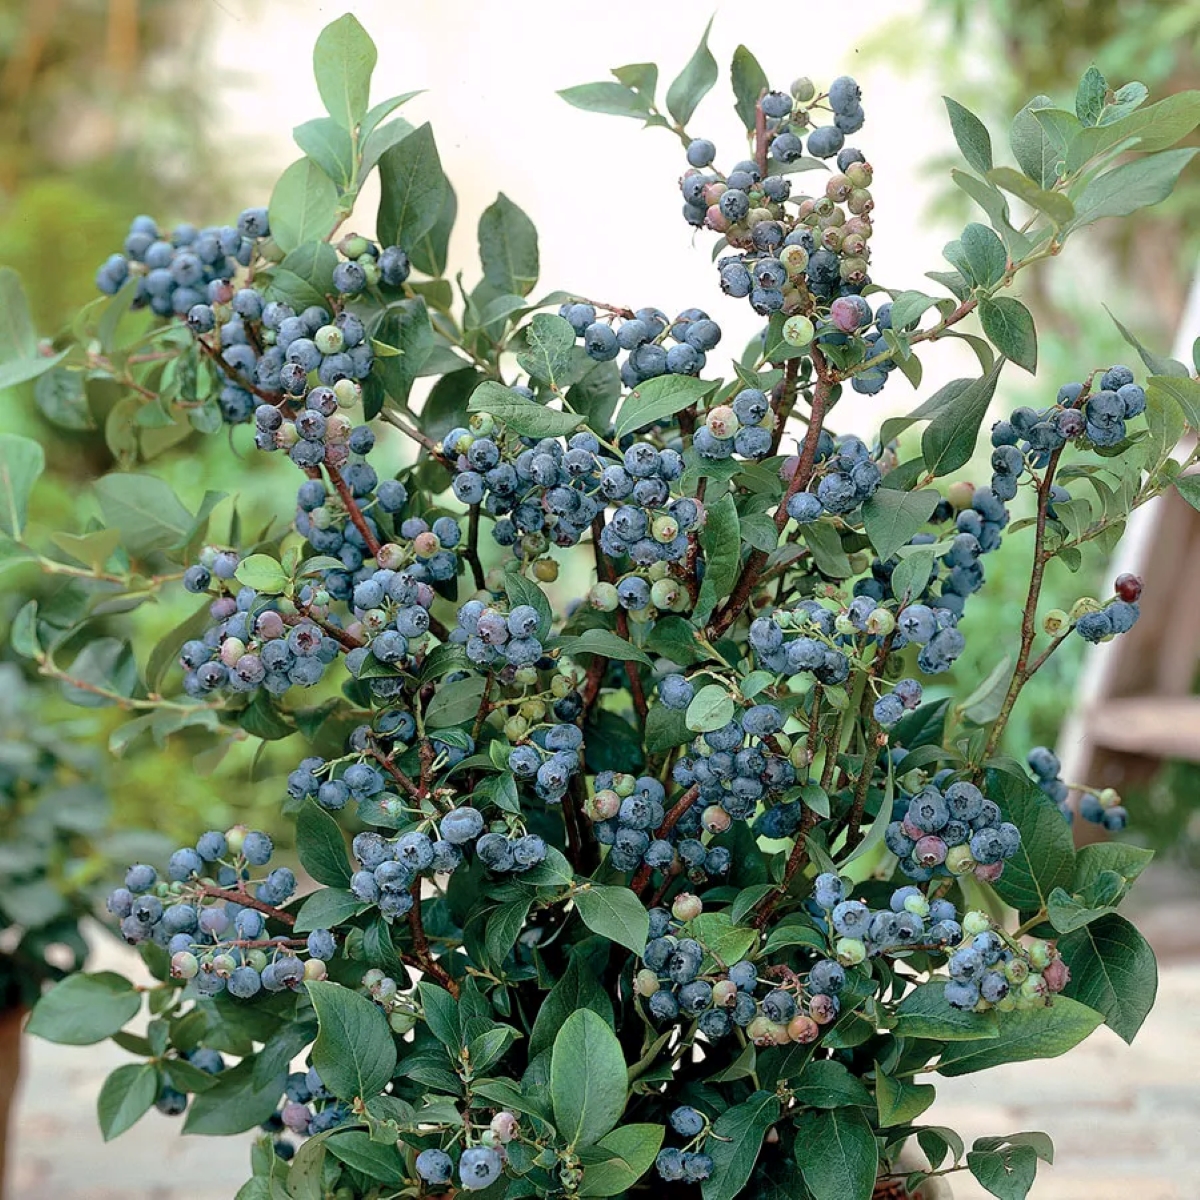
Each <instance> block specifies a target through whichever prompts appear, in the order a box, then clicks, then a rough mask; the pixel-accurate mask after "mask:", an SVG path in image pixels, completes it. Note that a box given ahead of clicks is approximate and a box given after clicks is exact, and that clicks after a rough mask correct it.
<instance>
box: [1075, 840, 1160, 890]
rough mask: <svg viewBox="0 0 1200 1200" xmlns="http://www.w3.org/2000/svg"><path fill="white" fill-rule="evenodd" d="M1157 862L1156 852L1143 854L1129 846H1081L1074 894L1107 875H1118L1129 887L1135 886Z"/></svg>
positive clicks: (1119, 844) (1106, 844)
mask: <svg viewBox="0 0 1200 1200" xmlns="http://www.w3.org/2000/svg"><path fill="white" fill-rule="evenodd" d="M1153 858H1154V851H1153V850H1143V849H1142V848H1141V847H1140V846H1131V845H1129V843H1128V842H1093V843H1092V844H1091V845H1088V846H1081V847H1080V848H1079V851H1078V852H1077V853H1076V855H1075V875H1074V877H1073V878H1072V880H1071V886H1070V890H1071V891H1072V892H1076V893H1079V892H1084V891H1086V890H1087V889H1088V888H1089V887H1091V885H1092V884H1093V883H1095V882H1096V880H1097V878H1098V877H1099V876H1100V875H1101V874H1102V873H1103V872H1105V871H1112V872H1114V873H1115V874H1117V875H1119V876H1120V877H1121V878H1122V879H1123V880H1124V881H1125V882H1126V883H1127V884H1128V883H1132V882H1133V881H1134V880H1135V879H1137V877H1138V876H1139V875H1140V874H1141V873H1142V872H1143V871H1144V870H1145V869H1146V867H1148V866H1149V865H1150V861H1151V859H1153Z"/></svg>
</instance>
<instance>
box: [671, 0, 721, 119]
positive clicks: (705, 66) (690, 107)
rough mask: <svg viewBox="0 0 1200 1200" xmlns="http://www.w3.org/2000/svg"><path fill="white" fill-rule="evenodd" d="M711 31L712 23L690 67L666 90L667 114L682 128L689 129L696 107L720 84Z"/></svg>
mask: <svg viewBox="0 0 1200 1200" xmlns="http://www.w3.org/2000/svg"><path fill="white" fill-rule="evenodd" d="M711 29H712V20H711V19H710V20H709V22H708V24H707V25H706V26H705V27H704V36H703V37H701V39H700V45H698V46H697V47H696V50H695V53H694V54H693V55H692V57H691V59H690V60H689V61H688V64H687V66H686V67H684V68H683V70H682V71H680V72H679V74H678V75H677V76H676V77H675V79H674V80H673V81H672V83H671V86H670V87H669V88H668V89H667V112H669V113H670V114H671V116H673V117H674V118H675V120H676V122H678V124H680V125H686V124H687V123H688V121H689V120H691V116H692V113H694V112H695V111H696V105H697V104H699V103H700V101H701V100H703V99H704V97H705V96H706V95H708V93H709V91H710V90H711V88H712V86H713V84H714V83H716V82H717V60H716V59H715V58H713V56H712V52H711V51H710V50H709V48H708V34H709V31H710V30H711Z"/></svg>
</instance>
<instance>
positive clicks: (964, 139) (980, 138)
mask: <svg viewBox="0 0 1200 1200" xmlns="http://www.w3.org/2000/svg"><path fill="white" fill-rule="evenodd" d="M942 99H943V100H944V101H945V103H946V111H947V112H948V113H949V114H950V128H951V130H952V131H953V133H954V140H955V141H956V142H957V143H958V148H959V150H960V151H961V152H962V156H963V158H965V159H966V160H967V165H968V166H969V167H970V168H971V169H972V170H973V171H978V172H979V174H980V175H986V174H987V173H988V172H989V171H990V170H991V169H992V139H991V137H990V136H989V134H988V131H987V126H986V125H984V123H983V122H982V121H981V120H980V119H979V118H978V117H977V116H976V115H975V114H974V113H973V112H972V111H971V110H970V109H969V108H966V107H965V106H964V105H962V104H959V102H958V101H957V100H951V99H950V97H949V96H943V97H942Z"/></svg>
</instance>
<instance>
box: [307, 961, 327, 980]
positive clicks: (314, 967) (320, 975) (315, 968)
mask: <svg viewBox="0 0 1200 1200" xmlns="http://www.w3.org/2000/svg"><path fill="white" fill-rule="evenodd" d="M328 974H329V970H328V968H327V967H326V966H325V964H324V963H323V962H322V961H321V960H320V959H319V958H310V959H309V960H308V962H306V963H305V964H304V978H305V979H311V980H316V981H317V982H320V981H321V980H322V979H324V978H325V977H326V976H327V975H328Z"/></svg>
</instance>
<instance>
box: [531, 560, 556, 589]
mask: <svg viewBox="0 0 1200 1200" xmlns="http://www.w3.org/2000/svg"><path fill="white" fill-rule="evenodd" d="M533 577H534V579H536V580H537V581H538V582H539V583H553V582H554V581H555V580H556V579H557V578H558V563H557V562H556V561H555V560H554V559H553V558H539V559H538V560H537V562H535V563H534V564H533Z"/></svg>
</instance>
